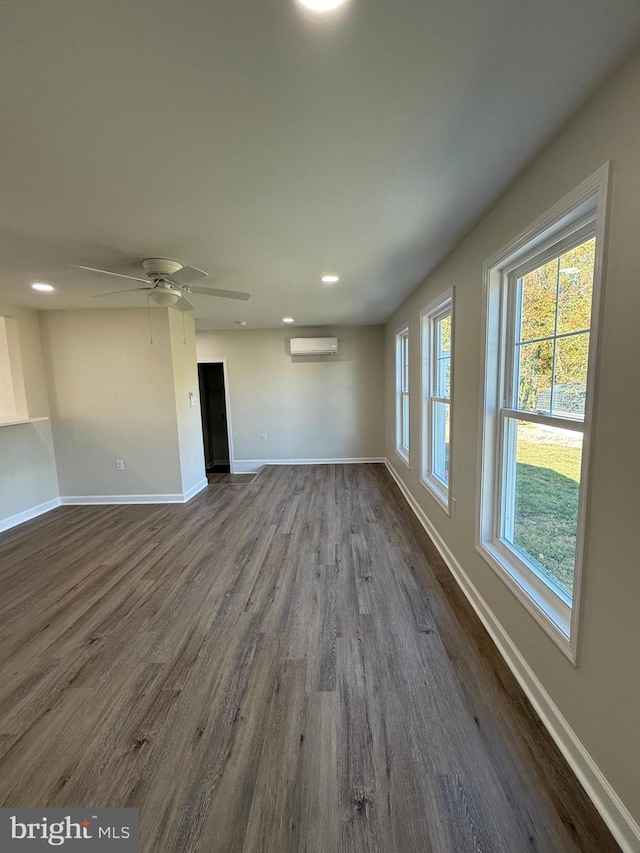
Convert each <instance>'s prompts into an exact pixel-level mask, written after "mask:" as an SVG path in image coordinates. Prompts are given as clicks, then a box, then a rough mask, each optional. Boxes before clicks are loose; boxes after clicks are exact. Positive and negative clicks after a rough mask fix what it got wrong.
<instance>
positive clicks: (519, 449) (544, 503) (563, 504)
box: [503, 418, 582, 597]
mask: <svg viewBox="0 0 640 853" xmlns="http://www.w3.org/2000/svg"><path fill="white" fill-rule="evenodd" d="M506 427H507V429H506V433H507V435H506V440H505V466H504V473H505V477H504V534H503V535H504V538H505V540H506V541H507V542H508V543H509V544H510V545H512V546H513V547H514V548H515V549H516V550H517V551H519V552H520V553H521V554H523V555H524V556H525V557H527V558H528V559H529V560H530V561H531V563H533V565H534V566H535V567H536V568H537V570H538V572H539V573H540V574H541V575H542V576H543V577H544V578H546V579H547V580H549V581H550V582H551V584H552V585H556V586H557V587H559V588H560V589H561V590H563V591H564V592H565V593H566V594H567V595H568V596H569V597H571V594H572V590H573V572H574V563H575V555H576V531H577V526H578V498H579V492H580V464H581V460H582V434H581V433H578V432H574V431H572V430H566V429H559V428H557V427H550V426H542V425H540V424H532V423H528V422H527V421H515V420H513V419H511V418H507V419H506Z"/></svg>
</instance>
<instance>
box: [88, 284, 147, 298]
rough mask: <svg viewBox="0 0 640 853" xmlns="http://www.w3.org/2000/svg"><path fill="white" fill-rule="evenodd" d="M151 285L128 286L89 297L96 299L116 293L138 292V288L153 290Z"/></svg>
mask: <svg viewBox="0 0 640 853" xmlns="http://www.w3.org/2000/svg"><path fill="white" fill-rule="evenodd" d="M153 289H154V288H153V287H129V288H127V290H110V291H108V292H107V293H94V294H92V296H91V298H92V299H96V298H97V297H99V296H113V295H114V294H116V293H138V292H139V291H140V290H153Z"/></svg>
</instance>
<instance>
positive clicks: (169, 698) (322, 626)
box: [0, 465, 618, 853]
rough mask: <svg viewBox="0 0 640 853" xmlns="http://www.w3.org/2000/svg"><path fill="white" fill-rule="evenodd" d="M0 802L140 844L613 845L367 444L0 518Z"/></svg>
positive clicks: (159, 851)
mask: <svg viewBox="0 0 640 853" xmlns="http://www.w3.org/2000/svg"><path fill="white" fill-rule="evenodd" d="M0 566H1V568H0V584H1V586H0V588H1V590H2V597H1V602H0V643H1V650H2V651H1V658H0V805H3V806H14V807H17V806H87V807H88V806H96V807H100V806H135V807H138V808H139V809H140V818H141V849H142V850H143V851H145V853H152V851H153V853H178V851H180V853H186V852H187V851H199V853H214V851H215V852H216V853H218V852H219V853H228V851H246V853H258V851H260V852H261V853H262V851H273V853H288V851H305V853H311V851H322V853H333V851H344V852H345V853H347V851H348V853H351V851H354V853H355V851H379V853H412V852H413V851H415V853H429V851H433V853H449V851H450V853H467V851H469V853H471V851H474V853H478V851H483V853H492V851H504V853H520V851H540V853H571V851H593V853H607V851H614V850H618V848H617V846H616V844H615V843H614V841H613V840H612V838H611V836H610V835H609V833H608V831H607V829H606V827H605V826H604V824H603V822H602V821H601V819H600V818H599V816H598V815H597V813H596V812H595V809H594V808H593V806H592V805H591V804H590V802H589V801H588V799H587V797H586V796H585V794H584V793H583V791H582V789H581V788H580V787H579V785H578V783H577V782H576V780H575V779H574V777H573V775H572V773H571V772H570V770H569V769H568V768H567V766H566V764H565V762H564V760H563V759H562V757H561V756H560V754H559V752H558V750H557V749H556V748H555V746H554V745H553V743H552V742H551V741H550V739H549V737H548V736H547V734H546V732H545V730H544V729H543V727H542V725H541V723H540V722H539V720H538V719H537V717H536V715H535V713H534V712H533V711H532V709H531V708H530V706H529V704H528V703H527V701H526V699H525V698H524V696H523V694H522V692H521V691H520V688H519V687H518V685H517V684H516V682H515V680H514V678H513V677H512V676H511V674H510V673H509V671H508V669H507V668H506V666H505V665H504V663H503V662H502V660H501V658H500V657H499V656H498V654H497V652H496V650H495V649H494V647H493V645H492V643H491V641H490V639H489V638H488V636H487V635H486V633H485V631H484V629H483V628H482V626H481V625H480V623H479V622H478V620H477V619H476V617H475V615H474V614H473V612H472V611H471V610H470V608H469V606H468V605H467V603H466V601H465V600H464V598H463V597H462V595H461V593H460V592H459V591H458V589H457V587H456V584H455V582H454V581H453V579H452V578H451V576H450V575H449V573H448V571H447V570H446V568H445V567H444V566H443V565H442V563H441V561H440V560H439V558H438V556H437V554H436V552H435V550H434V549H433V546H432V545H431V544H430V542H429V541H428V539H427V538H426V536H425V535H424V533H423V531H422V530H421V529H420V528H419V527H418V525H417V523H416V522H415V520H414V518H413V516H412V514H411V511H410V510H409V508H408V507H407V505H406V504H405V502H404V500H403V498H402V497H401V496H400V494H399V492H398V490H397V489H396V487H395V486H394V485H393V483H392V481H391V480H390V478H389V476H388V474H387V473H386V470H385V469H384V467H383V466H381V465H360V466H356V465H352V466H349V465H346V466H310V467H306V466H305V467H273V468H267V469H265V470H264V471H263V472H262V473H261V474H260V476H258V477H257V478H256V479H255V481H254V482H252V483H251V484H242V485H233V484H231V485H227V486H222V485H219V486H216V487H212V488H209V489H206V490H205V491H204V492H202V493H200V494H199V495H198V496H197V497H196V498H194V499H193V500H192V501H191V502H190V503H189V504H187V505H185V506H177V505H172V506H167V505H160V506H128V507H124V506H105V507H97V506H88V507H75V506H74V507H63V508H60V509H57V510H55V511H54V512H51V513H49V514H47V515H45V516H41V517H40V518H39V519H35V520H34V521H32V522H29V523H28V524H25V525H23V526H21V527H19V528H15V529H14V530H12V531H9V532H7V533H5V534H2V535H1V536H0Z"/></svg>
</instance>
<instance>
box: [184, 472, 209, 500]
mask: <svg viewBox="0 0 640 853" xmlns="http://www.w3.org/2000/svg"><path fill="white" fill-rule="evenodd" d="M208 485H209V481H208V480H207V478H206V477H205V478H204V480H200V482H199V483H196V484H195V486H192V487H191V488H190V489H187V491H186V492H185V493H184V494H183V495H182V501H183V503H187V501H190V500H191V498H194V497H195V496H196V495H197V494H198V493H199V492H201V491H202V490H203V489H206V488H207V486H208Z"/></svg>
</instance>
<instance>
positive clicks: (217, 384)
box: [198, 362, 231, 475]
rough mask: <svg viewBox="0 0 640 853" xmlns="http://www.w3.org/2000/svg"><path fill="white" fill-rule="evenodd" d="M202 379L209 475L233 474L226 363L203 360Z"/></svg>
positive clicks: (202, 407)
mask: <svg viewBox="0 0 640 853" xmlns="http://www.w3.org/2000/svg"><path fill="white" fill-rule="evenodd" d="M198 382H199V385H200V412H201V414H202V435H203V438H204V459H205V466H206V471H207V475H209V474H229V473H230V471H231V455H230V453H229V423H228V418H227V394H226V388H225V371H224V364H221V363H219V362H216V363H212V364H199V365H198Z"/></svg>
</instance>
